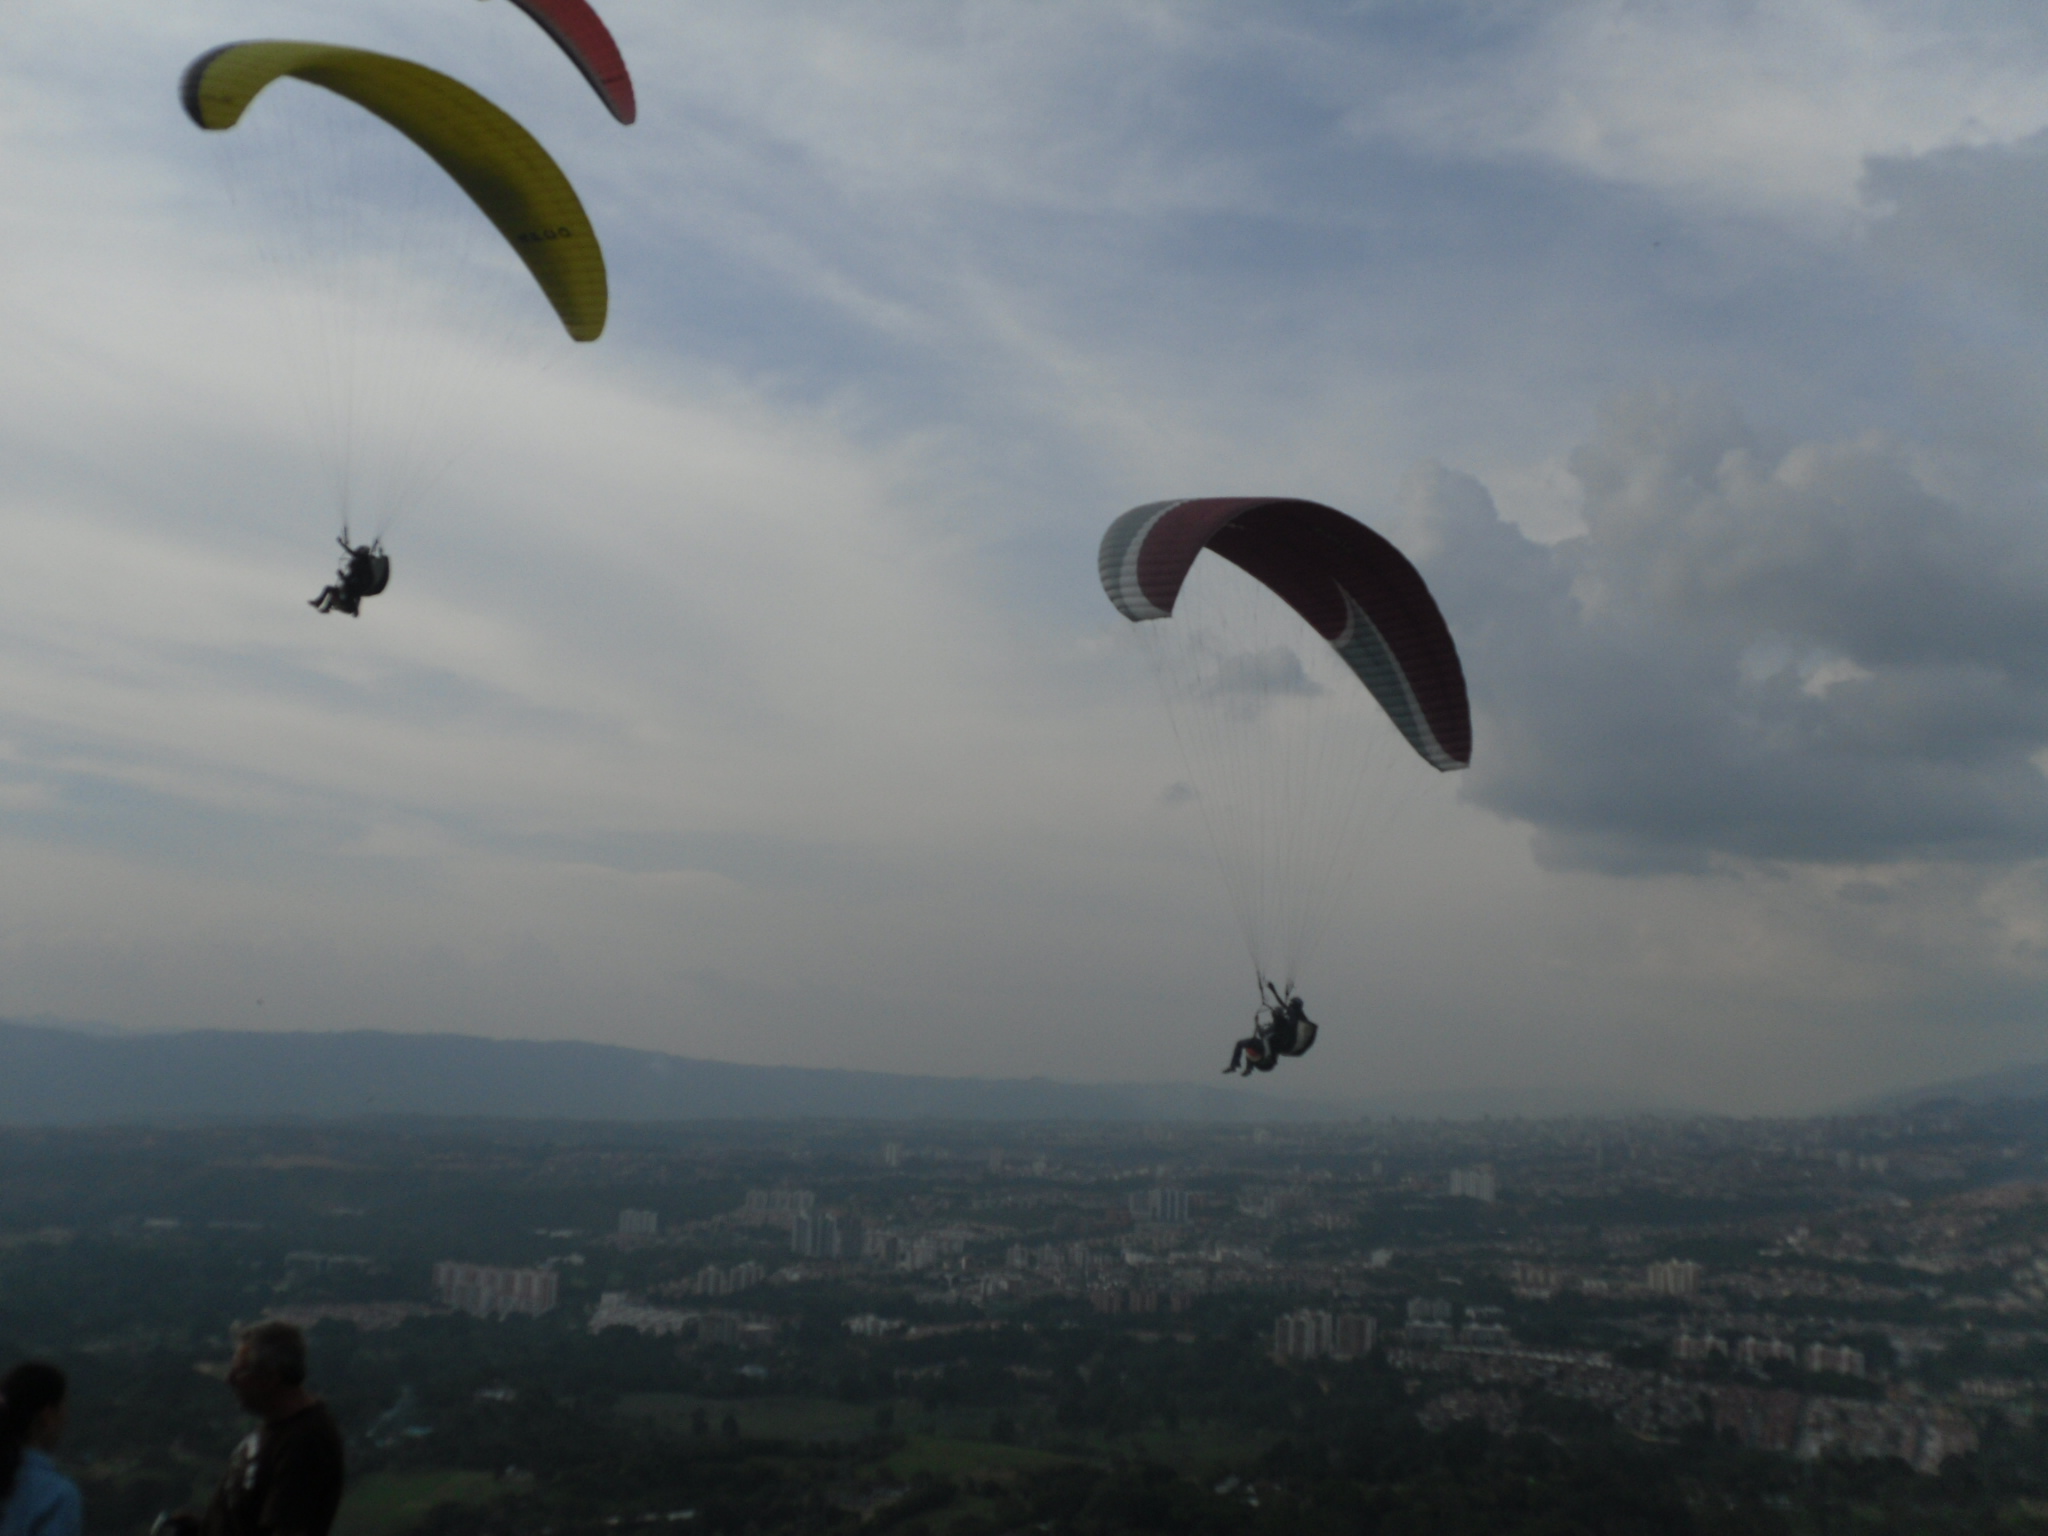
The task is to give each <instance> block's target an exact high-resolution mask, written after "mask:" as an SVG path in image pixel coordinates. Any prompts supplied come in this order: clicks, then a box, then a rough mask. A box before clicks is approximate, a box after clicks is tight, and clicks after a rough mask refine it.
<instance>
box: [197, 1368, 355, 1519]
mask: <svg viewBox="0 0 2048 1536" xmlns="http://www.w3.org/2000/svg"><path fill="white" fill-rule="evenodd" d="M345 1474H346V1466H345V1463H344V1460H343V1456H342V1445H341V1428H340V1426H339V1425H337V1424H336V1423H335V1422H334V1415H333V1414H331V1413H329V1412H328V1411H327V1405H326V1404H325V1403H323V1402H320V1401H318V1400H317V1399H316V1400H315V1401H313V1402H311V1403H309V1404H307V1405H306V1406H305V1407H304V1408H301V1409H300V1410H299V1411H298V1412H297V1413H294V1414H292V1415H291V1416H290V1417H289V1418H284V1419H278V1420H276V1421H274V1422H270V1423H266V1424H264V1425H263V1426H262V1427H261V1428H260V1429H257V1430H255V1431H253V1432H252V1433H251V1434H250V1435H249V1436H248V1437H247V1438H246V1439H244V1440H243V1441H242V1443H241V1444H240V1445H238V1446H236V1447H235V1453H234V1455H233V1456H232V1457H230V1458H229V1460H228V1470H227V1475H226V1476H225V1477H223V1478H222V1479H221V1482H220V1488H219V1489H218V1490H217V1491H216V1492H215V1494H214V1496H213V1503H212V1504H211V1505H210V1506H209V1507H208V1509H207V1511H206V1522H205V1528H204V1529H205V1536H327V1532H328V1528H329V1527H330V1526H332V1525H333V1524H334V1516H335V1513H336V1511H338V1510H339V1509H340V1508H341V1489H342V1482H343V1479H344V1477H345Z"/></svg>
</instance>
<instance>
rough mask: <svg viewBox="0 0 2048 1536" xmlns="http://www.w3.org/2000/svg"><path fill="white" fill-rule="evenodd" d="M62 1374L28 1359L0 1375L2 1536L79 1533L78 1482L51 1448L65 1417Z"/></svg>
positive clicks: (81, 1510) (76, 1535)
mask: <svg viewBox="0 0 2048 1536" xmlns="http://www.w3.org/2000/svg"><path fill="white" fill-rule="evenodd" d="M65 1397H66V1389H65V1382H64V1373H63V1372H62V1371H60V1370H58V1369H57V1367H56V1366H54V1365H45V1364H44V1363H43V1362H41V1361H39V1360H27V1361H24V1362H22V1363H21V1364H20V1365H17V1366H16V1367H15V1368H14V1369H13V1370H11V1371H9V1372H8V1373H7V1374H6V1375H5V1376H4V1377H0V1536H79V1528H80V1526H81V1525H82V1524H83V1513H84V1505H83V1504H82V1502H81V1501H80V1499H79V1497H78V1487H77V1485H76V1484H75V1483H73V1482H72V1481H71V1479H70V1478H68V1477H66V1476H65V1475H64V1474H63V1473H61V1472H59V1471H58V1470H57V1466H56V1463H55V1462H53V1461H51V1460H50V1453H51V1452H52V1451H54V1450H56V1449H57V1442H58V1441H60V1440H62V1439H63V1438H64V1425H65V1421H66V1419H67V1418H68V1416H69V1415H68V1409H67V1404H66V1401H65Z"/></svg>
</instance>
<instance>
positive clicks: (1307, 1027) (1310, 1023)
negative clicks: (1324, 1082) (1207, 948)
mask: <svg viewBox="0 0 2048 1536" xmlns="http://www.w3.org/2000/svg"><path fill="white" fill-rule="evenodd" d="M1259 985H1260V986H1261V987H1262V988H1264V990H1265V991H1266V992H1269V993H1271V994H1272V997H1273V1001H1272V1002H1271V1004H1266V1003H1265V1002H1264V1001H1263V998H1262V999H1261V1006H1260V1008H1259V1011H1258V1013H1257V1014H1255V1015H1254V1016H1253V1019H1252V1032H1251V1034H1250V1035H1249V1036H1247V1037H1246V1038H1245V1039H1243V1040H1240V1041H1238V1042H1237V1046H1236V1048H1235V1049H1234V1050H1232V1051H1231V1053H1230V1065H1229V1066H1227V1067H1225V1068H1224V1069H1223V1071H1224V1073H1225V1075H1226V1076H1227V1075H1228V1074H1230V1073H1232V1072H1236V1073H1238V1074H1239V1075H1240V1076H1243V1077H1250V1076H1251V1075H1252V1073H1253V1072H1254V1071H1259V1072H1270V1071H1272V1070H1273V1069H1274V1068H1275V1067H1277V1066H1278V1065H1279V1064H1280V1058H1281V1057H1282V1056H1306V1055H1307V1054H1308V1048H1309V1047H1310V1046H1312V1045H1314V1044H1315V1043H1316V1033H1317V1027H1316V1022H1315V1020H1313V1019H1311V1018H1310V1017H1309V1016H1308V1007H1307V1005H1306V1004H1304V1003H1303V1002H1302V1000H1301V999H1300V998H1298V997H1296V996H1295V995H1294V988H1293V987H1292V986H1291V985H1290V986H1289V987H1288V989H1287V990H1286V991H1285V992H1282V991H1281V990H1280V989H1279V988H1278V987H1276V986H1274V985H1273V983H1272V982H1270V981H1267V980H1266V979H1265V978H1264V977H1263V976H1262V977H1260V978H1259Z"/></svg>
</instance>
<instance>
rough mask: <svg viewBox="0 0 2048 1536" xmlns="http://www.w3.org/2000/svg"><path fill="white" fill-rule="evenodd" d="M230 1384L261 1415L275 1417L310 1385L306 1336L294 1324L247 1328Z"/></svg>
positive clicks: (244, 1403) (232, 1365) (230, 1371)
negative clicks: (307, 1368)
mask: <svg viewBox="0 0 2048 1536" xmlns="http://www.w3.org/2000/svg"><path fill="white" fill-rule="evenodd" d="M228 1385H229V1386H230V1387H231V1388H233V1389H234V1393H235V1397H236V1399H237V1400H238V1401H240V1403H241V1405H242V1406H243V1407H244V1408H246V1409H248V1410H249V1412H251V1413H253V1414H255V1415H257V1416H258V1417H259V1418H266V1419H267V1418H273V1417H275V1416H276V1415H277V1414H278V1413H279V1412H280V1411H283V1410H286V1409H288V1408H289V1407H291V1406H293V1405H296V1404H297V1403H298V1401H299V1400H300V1398H301V1397H302V1396H303V1395H304V1391H305V1385H306V1336H305V1335H304V1334H303V1333H301V1332H299V1330H298V1329H296V1328H294V1327H293V1326H292V1325H291V1324H290V1323H280V1322H268V1323H258V1324H257V1325H256V1326H255V1327H253V1328H245V1329H243V1330H242V1338H241V1342H240V1344H239V1345H237V1346H236V1349H235V1358H234V1360H233V1361H232V1362H231V1363H230V1364H229V1366H228Z"/></svg>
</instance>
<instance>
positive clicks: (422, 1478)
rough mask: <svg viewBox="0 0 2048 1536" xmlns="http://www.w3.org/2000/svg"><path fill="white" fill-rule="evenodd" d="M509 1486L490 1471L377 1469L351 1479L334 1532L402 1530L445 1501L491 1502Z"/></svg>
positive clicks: (343, 1535) (394, 1533) (348, 1535)
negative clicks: (378, 1470) (392, 1470)
mask: <svg viewBox="0 0 2048 1536" xmlns="http://www.w3.org/2000/svg"><path fill="white" fill-rule="evenodd" d="M504 1492H505V1490H504V1488H503V1486H502V1485H500V1484H499V1482H498V1480H497V1479H496V1478H494V1477H492V1476H491V1475H490V1474H489V1473H488V1472H372V1473H370V1474H368V1475H367V1476H365V1477H358V1478H351V1479H349V1485H348V1495H347V1497H345V1498H344V1499H343V1500H342V1501H341V1514H340V1516H339V1517H338V1518H337V1519H336V1520H335V1522H334V1536H399V1533H400V1532H403V1531H408V1530H411V1529H412V1528H413V1527H414V1526H416V1525H418V1524H419V1523H420V1521H422V1520H423V1519H425V1518H426V1517H427V1515H428V1514H430V1513H431V1512H432V1511H434V1510H436V1509H439V1508H440V1507H441V1506H442V1505H443V1504H467V1505H471V1506H475V1505H479V1504H488V1503H490V1502H491V1501H492V1500H493V1499H497V1498H500V1497H502V1496H503V1494H504Z"/></svg>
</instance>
